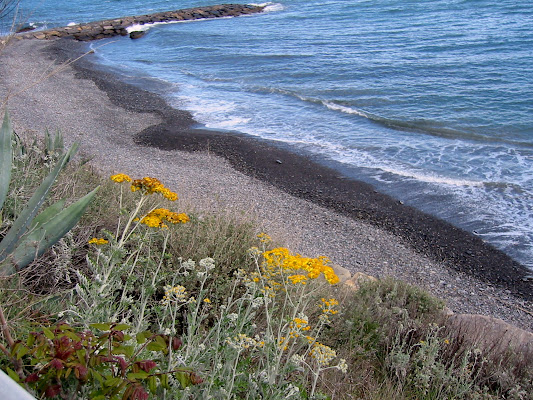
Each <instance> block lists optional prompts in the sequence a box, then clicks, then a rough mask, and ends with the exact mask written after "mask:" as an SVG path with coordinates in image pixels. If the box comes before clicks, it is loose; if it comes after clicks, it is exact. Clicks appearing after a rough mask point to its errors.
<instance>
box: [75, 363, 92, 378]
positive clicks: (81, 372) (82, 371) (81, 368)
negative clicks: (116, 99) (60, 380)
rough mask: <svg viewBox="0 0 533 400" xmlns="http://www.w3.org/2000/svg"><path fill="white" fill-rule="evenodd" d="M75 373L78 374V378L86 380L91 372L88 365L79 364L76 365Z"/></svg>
mask: <svg viewBox="0 0 533 400" xmlns="http://www.w3.org/2000/svg"><path fill="white" fill-rule="evenodd" d="M74 374H75V375H76V378H78V379H79V380H82V381H84V380H85V379H87V375H88V374H89V370H88V369H87V367H86V366H85V365H81V364H77V365H76V366H75V367H74Z"/></svg>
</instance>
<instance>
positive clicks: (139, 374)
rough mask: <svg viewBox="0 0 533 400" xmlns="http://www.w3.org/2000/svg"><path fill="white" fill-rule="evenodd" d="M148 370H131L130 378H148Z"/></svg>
mask: <svg viewBox="0 0 533 400" xmlns="http://www.w3.org/2000/svg"><path fill="white" fill-rule="evenodd" d="M148 376H149V375H148V372H144V371H139V372H131V373H129V374H128V375H127V377H128V379H131V380H133V379H146V378H148Z"/></svg>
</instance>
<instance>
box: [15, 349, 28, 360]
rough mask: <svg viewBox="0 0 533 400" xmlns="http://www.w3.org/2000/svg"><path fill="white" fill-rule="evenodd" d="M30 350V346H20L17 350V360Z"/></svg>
mask: <svg viewBox="0 0 533 400" xmlns="http://www.w3.org/2000/svg"><path fill="white" fill-rule="evenodd" d="M29 352H30V349H29V348H27V347H26V346H24V345H22V346H20V347H19V349H18V351H17V360H20V359H21V358H22V357H24V356H25V355H26V354H28V353H29Z"/></svg>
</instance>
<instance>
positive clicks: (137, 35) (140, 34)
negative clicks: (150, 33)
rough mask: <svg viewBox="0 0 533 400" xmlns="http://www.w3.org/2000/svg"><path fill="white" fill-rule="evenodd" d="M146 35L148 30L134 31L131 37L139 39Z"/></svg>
mask: <svg viewBox="0 0 533 400" xmlns="http://www.w3.org/2000/svg"><path fill="white" fill-rule="evenodd" d="M144 35H146V31H133V32H130V39H139V38H142V37H143V36H144Z"/></svg>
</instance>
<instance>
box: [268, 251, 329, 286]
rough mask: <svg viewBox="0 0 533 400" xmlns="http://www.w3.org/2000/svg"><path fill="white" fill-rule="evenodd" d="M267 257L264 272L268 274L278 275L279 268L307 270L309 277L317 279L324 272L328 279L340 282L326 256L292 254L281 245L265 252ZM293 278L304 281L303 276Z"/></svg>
mask: <svg viewBox="0 0 533 400" xmlns="http://www.w3.org/2000/svg"><path fill="white" fill-rule="evenodd" d="M263 257H264V258H265V263H264V270H265V271H264V272H266V274H267V275H271V276H275V275H277V273H278V272H277V270H279V269H280V268H281V269H282V270H285V271H288V272H291V271H306V272H307V278H309V279H316V278H318V277H319V276H320V274H324V277H325V278H326V280H327V281H328V282H329V283H330V284H331V285H334V284H336V283H338V282H339V278H338V276H337V275H336V274H335V271H333V268H331V267H330V266H328V265H327V264H328V263H329V260H328V259H327V258H326V257H318V258H308V257H302V256H301V255H299V254H296V255H292V254H291V253H290V251H289V250H288V249H286V248H284V247H279V248H276V249H273V250H270V251H265V252H264V253H263ZM291 276H292V277H293V278H290V279H291V282H294V283H302V282H303V280H302V279H301V278H297V277H296V276H295V275H291Z"/></svg>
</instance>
